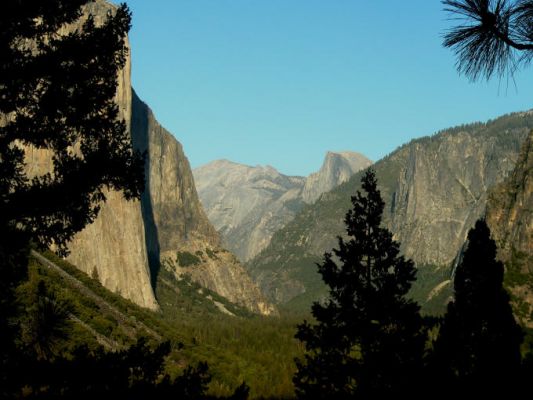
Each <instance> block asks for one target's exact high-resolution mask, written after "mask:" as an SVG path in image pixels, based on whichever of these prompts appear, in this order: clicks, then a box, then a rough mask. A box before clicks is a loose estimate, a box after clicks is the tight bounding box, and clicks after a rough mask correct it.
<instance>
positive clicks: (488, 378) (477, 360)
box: [435, 220, 523, 395]
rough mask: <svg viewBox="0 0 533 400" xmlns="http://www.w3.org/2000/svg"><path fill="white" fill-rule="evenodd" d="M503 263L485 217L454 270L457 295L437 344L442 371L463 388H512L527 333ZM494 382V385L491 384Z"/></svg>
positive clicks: (491, 389)
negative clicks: (515, 309)
mask: <svg viewBox="0 0 533 400" xmlns="http://www.w3.org/2000/svg"><path fill="white" fill-rule="evenodd" d="M503 273H504V269H503V264H502V263H501V262H500V261H497V260H496V244H495V242H494V240H492V239H491V238H490V230H489V228H488V226H487V224H486V223H485V221H484V220H479V221H477V222H476V225H475V227H474V228H472V229H471V230H470V232H469V233H468V247H467V249H466V251H465V253H464V255H463V258H462V260H461V262H460V263H459V265H458V266H457V269H456V271H455V277H454V290H455V295H454V300H453V301H452V302H450V303H449V304H448V310H447V313H446V315H445V317H444V321H443V323H442V326H441V329H440V334H439V337H438V339H437V343H436V344H435V354H436V358H437V360H436V362H438V363H440V364H441V367H443V368H444V371H443V374H442V375H443V376H445V377H446V379H448V384H447V387H449V388H451V387H452V386H450V384H451V383H453V382H455V384H456V385H458V386H459V388H461V390H463V391H469V392H471V393H477V394H478V395H479V394H480V392H481V391H482V390H483V389H487V390H488V392H489V393H490V392H492V393H494V392H495V391H497V390H502V392H504V393H509V391H510V390H511V389H512V386H511V384H510V382H511V381H512V379H513V377H515V376H517V375H518V373H519V369H520V363H521V355H520V345H521V342H522V339H523V334H522V330H521V328H520V326H519V325H518V324H517V323H516V321H515V319H514V316H513V311H512V308H511V305H510V303H509V295H508V294H507V292H506V291H505V289H504V287H503ZM487 382H490V383H491V384H490V385H487Z"/></svg>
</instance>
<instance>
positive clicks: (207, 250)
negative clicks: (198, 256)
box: [205, 247, 218, 260]
mask: <svg viewBox="0 0 533 400" xmlns="http://www.w3.org/2000/svg"><path fill="white" fill-rule="evenodd" d="M205 252H206V253H207V255H208V257H209V258H211V259H213V260H218V256H217V254H216V252H215V251H213V250H211V249H210V248H209V247H206V248H205Z"/></svg>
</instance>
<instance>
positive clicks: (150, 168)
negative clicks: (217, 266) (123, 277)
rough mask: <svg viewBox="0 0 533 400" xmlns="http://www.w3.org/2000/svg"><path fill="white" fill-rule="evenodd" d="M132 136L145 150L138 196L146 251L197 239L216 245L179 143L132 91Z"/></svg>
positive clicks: (160, 250) (155, 251)
mask: <svg viewBox="0 0 533 400" xmlns="http://www.w3.org/2000/svg"><path fill="white" fill-rule="evenodd" d="M131 132H132V139H133V144H134V146H135V148H136V149H138V150H140V151H141V152H146V154H147V162H146V168H145V171H146V174H145V176H146V190H145V192H144V194H143V197H142V203H143V213H144V216H145V220H147V221H148V222H151V223H148V224H147V234H148V236H149V237H150V238H151V239H156V241H155V242H154V241H152V240H150V241H149V244H148V251H149V252H150V254H159V253H162V254H164V253H166V252H168V251H173V250H175V249H176V248H178V247H179V246H180V245H183V244H184V243H186V242H187V240H189V239H190V238H198V239H200V240H204V241H206V242H207V243H210V244H213V245H217V244H218V235H217V233H216V231H215V229H214V228H213V227H212V225H211V224H210V223H209V221H208V219H207V217H206V215H205V213H204V210H203V209H202V206H201V204H200V201H199V200H198V195H197V193H196V188H195V186H194V180H193V177H192V173H191V167H190V165H189V161H188V160H187V157H185V154H184V153H183V148H182V146H181V144H180V143H179V142H178V141H177V140H176V139H175V138H174V137H173V136H172V135H171V134H170V133H169V132H168V131H167V130H166V129H165V128H163V127H162V126H161V125H160V124H159V123H158V122H157V120H156V119H155V117H154V115H153V113H152V110H150V108H149V107H148V106H147V105H146V104H144V103H143V102H142V101H141V100H140V99H139V98H138V97H137V95H136V94H135V93H134V94H133V117H132V130H131Z"/></svg>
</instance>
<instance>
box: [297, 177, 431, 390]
mask: <svg viewBox="0 0 533 400" xmlns="http://www.w3.org/2000/svg"><path fill="white" fill-rule="evenodd" d="M362 188H363V190H364V192H365V194H364V195H363V194H361V192H359V191H358V192H357V194H356V195H355V196H354V197H352V205H353V208H352V209H350V210H349V211H348V213H347V214H346V217H345V220H344V221H345V224H346V231H347V236H348V238H347V239H346V240H345V239H343V238H341V237H339V238H338V249H334V250H333V254H331V253H325V254H324V260H323V262H322V264H319V265H318V268H319V273H320V274H321V275H322V278H323V279H324V282H325V283H326V284H327V285H328V287H329V296H328V298H327V299H326V301H324V302H316V303H314V304H313V307H312V314H313V316H314V317H315V319H316V321H317V323H316V324H309V323H308V322H304V323H303V324H301V325H299V326H298V332H297V334H296V337H297V338H298V339H299V340H301V341H303V342H305V346H306V350H307V354H306V355H305V362H302V361H301V360H297V362H296V365H297V368H298V371H297V373H296V375H295V377H294V382H295V385H296V389H297V395H298V397H301V398H324V399H329V398H351V397H353V396H356V397H361V398H386V397H388V396H390V395H393V394H394V395H399V394H402V395H407V394H412V393H413V392H414V391H415V388H416V384H417V381H416V379H417V378H418V376H419V373H420V372H421V371H422V357H423V352H424V344H425V335H424V332H423V330H422V318H421V317H420V315H419V307H418V305H417V304H416V303H415V302H413V301H412V300H409V299H407V297H406V295H407V293H408V291H409V289H410V287H411V283H412V282H413V281H414V279H415V268H414V265H413V262H412V261H410V260H405V259H404V258H403V257H402V256H399V245H398V243H396V242H394V241H393V240H392V234H391V233H390V232H389V231H388V230H386V229H384V228H381V226H380V225H381V218H382V214H383V207H384V203H383V200H382V199H381V195H380V192H379V191H378V190H377V182H376V179H375V175H374V172H373V171H372V170H368V171H367V172H366V173H365V175H364V176H363V178H362Z"/></svg>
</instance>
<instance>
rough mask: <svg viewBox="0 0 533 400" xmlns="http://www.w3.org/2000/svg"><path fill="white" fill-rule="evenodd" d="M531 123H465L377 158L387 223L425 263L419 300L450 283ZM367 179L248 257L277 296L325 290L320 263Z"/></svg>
mask: <svg viewBox="0 0 533 400" xmlns="http://www.w3.org/2000/svg"><path fill="white" fill-rule="evenodd" d="M532 127H533V115H532V113H531V112H528V113H517V114H511V115H507V116H504V117H501V118H498V119H496V120H494V121H489V122H487V123H476V124H471V125H465V126H460V127H456V128H452V129H448V130H445V131H442V132H440V133H438V134H436V135H433V136H430V137H425V138H421V139H416V140H413V141H411V142H410V143H408V144H406V145H404V146H402V147H400V148H398V149H397V150H396V151H394V152H393V153H391V154H390V155H388V156H387V157H385V158H384V159H382V160H380V161H379V162H377V163H376V164H375V165H374V167H373V168H374V169H375V171H376V175H377V179H378V185H379V189H380V190H381V195H382V197H383V199H384V201H385V203H386V209H385V212H384V224H385V226H387V228H389V229H390V230H391V231H392V232H393V234H394V238H395V239H396V240H398V241H400V243H401V250H402V252H403V254H404V255H405V256H407V257H409V258H412V259H413V260H414V261H415V263H416V264H417V266H418V268H419V280H418V282H417V285H418V288H416V289H417V291H418V292H417V296H418V297H419V299H420V300H422V301H428V300H431V299H438V298H439V296H438V295H439V293H440V292H442V291H444V289H445V288H446V287H447V286H449V285H448V284H449V279H450V276H449V271H450V270H449V266H450V264H451V263H452V262H453V261H454V259H455V257H456V256H457V254H458V252H459V251H460V249H461V247H462V246H463V244H464V242H465V239H466V234H467V232H468V230H469V229H470V228H471V227H472V226H473V224H474V222H475V221H476V220H477V219H478V218H479V217H481V216H483V215H484V213H485V207H486V203H487V197H488V193H489V189H490V188H491V187H493V186H494V185H496V184H498V183H500V182H502V181H503V180H504V179H505V178H506V177H507V176H508V175H509V174H510V172H511V171H512V170H513V168H514V167H515V164H516V162H517V159H518V154H519V149H520V146H521V144H522V142H523V141H524V140H525V138H526V136H527V134H528V132H529V130H531V128H532ZM360 178H361V174H360V173H359V174H356V175H354V176H353V177H352V178H351V179H350V180H349V181H348V182H346V183H344V184H342V185H340V186H339V187H337V188H335V189H333V190H332V191H331V192H328V193H325V194H323V195H322V196H321V198H320V199H319V200H318V201H317V202H315V203H314V204H311V205H308V206H306V207H304V208H303V209H302V210H301V211H300V212H299V213H298V214H297V215H296V217H295V218H294V219H293V220H292V221H291V222H289V223H288V224H287V225H286V226H285V227H284V228H282V229H281V230H280V231H278V232H276V233H275V234H274V236H273V237H272V240H271V243H270V245H269V246H268V247H267V248H266V249H265V250H264V251H262V252H261V253H260V254H259V255H258V256H257V257H255V258H254V259H253V260H251V261H250V262H249V263H248V266H249V270H250V272H251V273H252V275H253V276H254V279H256V281H257V282H258V283H259V285H260V286H261V288H262V289H263V292H264V293H266V294H267V296H268V298H269V299H270V300H271V301H273V302H275V303H278V304H286V303H288V302H291V304H289V306H291V305H292V306H294V307H299V306H301V307H305V308H306V309H308V306H309V302H310V301H312V300H316V299H317V298H319V297H320V295H321V294H322V293H324V286H323V284H322V281H321V279H320V276H319V275H318V274H317V273H316V266H315V265H314V262H316V261H319V260H320V257H321V255H322V254H323V253H324V252H325V251H330V250H331V249H332V248H333V247H335V246H336V245H337V243H336V237H337V236H338V235H343V232H344V225H343V218H344V215H345V213H346V211H347V210H348V209H349V208H350V196H352V195H353V194H354V193H355V191H356V190H357V189H359V188H360V183H359V181H360ZM433 289H434V290H433ZM443 301H444V300H443Z"/></svg>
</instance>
